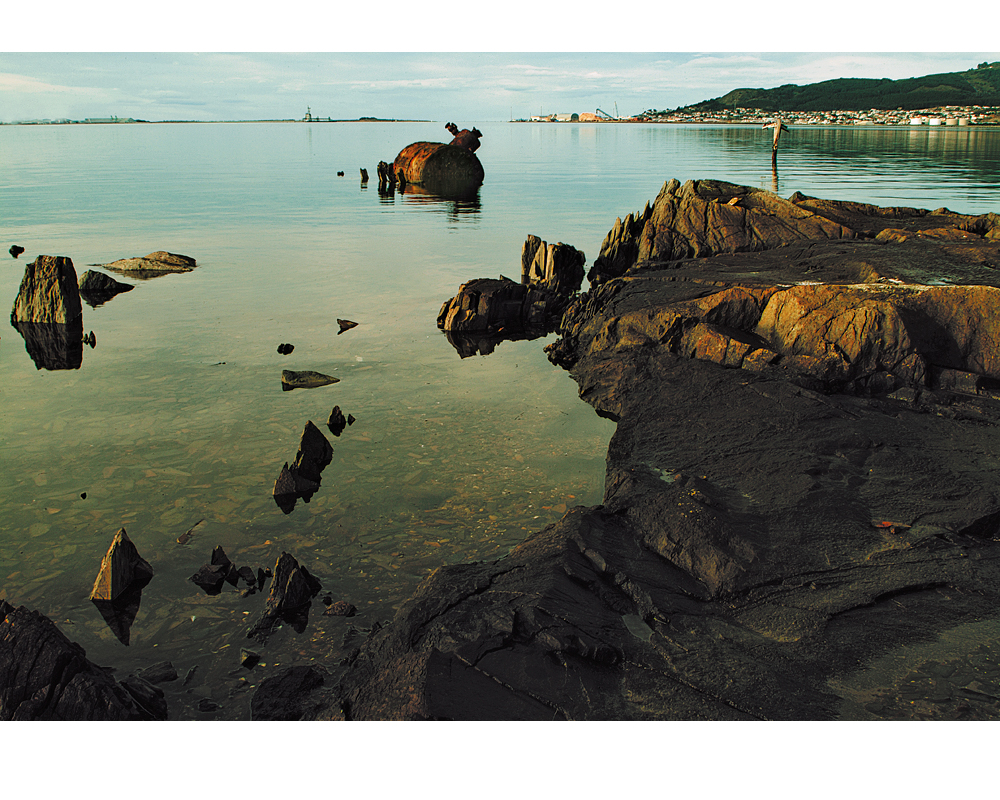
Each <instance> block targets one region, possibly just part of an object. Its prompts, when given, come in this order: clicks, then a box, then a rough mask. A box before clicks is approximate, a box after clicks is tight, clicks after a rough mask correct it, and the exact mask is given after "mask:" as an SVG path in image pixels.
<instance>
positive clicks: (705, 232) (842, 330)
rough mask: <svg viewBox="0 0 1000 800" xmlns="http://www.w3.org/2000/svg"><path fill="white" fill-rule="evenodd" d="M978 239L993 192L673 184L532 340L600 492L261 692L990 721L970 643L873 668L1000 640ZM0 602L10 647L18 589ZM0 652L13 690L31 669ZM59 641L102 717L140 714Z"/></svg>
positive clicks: (392, 713)
mask: <svg viewBox="0 0 1000 800" xmlns="http://www.w3.org/2000/svg"><path fill="white" fill-rule="evenodd" d="M998 266H1000V216H998V215H995V214H987V215H983V216H978V217H971V216H966V215H959V214H954V213H951V212H949V211H947V210H946V209H939V210H937V211H926V210H921V209H910V208H877V207H874V206H870V205H866V204H861V203H850V202H838V201H826V200H820V199H817V198H809V197H804V196H802V195H793V196H792V197H791V198H789V199H788V200H784V199H781V198H778V197H776V196H775V195H773V194H771V193H768V192H763V191H759V190H755V189H751V188H749V187H741V186H735V185H732V184H727V183H723V182H718V181H697V182H696V181H691V182H688V183H686V184H684V185H683V186H682V185H681V184H679V183H677V182H676V181H671V182H668V183H667V184H665V185H664V188H663V190H662V191H661V193H660V195H659V196H658V197H657V198H656V199H655V201H654V202H653V203H652V204H651V205H649V206H647V207H646V208H645V209H643V210H642V211H640V212H639V213H637V214H634V215H629V216H628V217H626V218H625V220H624V221H622V220H619V221H617V222H616V224H615V225H614V227H613V228H612V230H611V231H610V232H609V234H608V237H607V238H606V239H605V242H604V243H603V245H602V248H601V254H600V256H599V257H598V258H597V259H596V260H595V262H594V265H593V267H592V269H591V272H590V280H591V287H590V290H589V291H588V292H586V293H583V294H579V295H576V296H575V297H574V298H573V299H572V300H571V301H570V302H569V305H568V307H567V308H566V310H565V313H564V314H563V316H562V321H561V323H560V327H559V333H560V336H561V338H560V339H559V340H558V341H557V342H556V343H554V344H553V345H550V346H549V348H547V350H548V354H549V357H550V359H551V360H552V361H553V362H554V363H556V364H558V365H560V366H561V367H563V368H565V369H567V370H568V371H569V373H570V375H571V377H572V378H573V379H574V380H575V381H576V382H577V384H578V385H579V389H580V397H581V398H582V399H583V400H584V401H586V402H587V403H589V404H590V405H591V406H593V408H594V409H595V411H596V412H597V413H598V414H601V415H602V416H606V417H608V418H610V419H613V420H615V421H616V423H617V428H616V431H615V433H614V436H613V437H612V440H611V442H610V445H609V448H608V455H607V472H606V483H605V494H604V499H603V503H602V504H601V505H599V506H594V507H577V508H574V509H570V510H569V511H568V512H567V513H566V515H565V516H564V517H563V518H562V519H561V520H560V521H559V522H557V523H556V524H554V525H551V526H549V527H547V528H545V529H544V530H542V531H539V532H537V533H535V534H533V535H531V536H529V537H528V538H527V539H526V540H525V541H524V542H523V543H521V544H520V545H519V546H517V547H516V548H514V550H513V551H512V552H511V553H510V554H509V555H507V556H506V557H504V558H501V559H499V560H497V561H492V562H481V563H473V564H463V565H456V566H447V567H441V568H439V569H438V570H436V571H435V572H434V573H433V574H431V575H430V576H429V577H428V578H427V579H426V580H425V581H424V582H423V583H422V584H421V585H420V587H419V588H418V589H417V591H416V593H415V594H414V596H413V597H412V598H411V599H410V600H409V601H407V602H406V603H405V604H404V605H403V606H402V607H400V609H399V611H398V612H397V614H396V615H395V617H394V618H393V619H392V620H391V621H390V622H388V623H387V624H384V625H377V624H376V625H375V626H373V627H372V629H371V631H370V633H369V634H368V636H367V638H366V639H365V640H364V641H363V643H361V645H360V647H358V648H357V649H355V650H354V651H353V652H351V653H350V655H349V656H348V657H347V658H346V660H345V661H344V662H343V663H337V664H333V663H330V664H324V665H319V666H295V667H291V668H289V669H287V670H286V671H285V672H283V673H281V674H279V675H278V676H276V677H274V678H270V679H268V680H267V681H264V682H263V683H262V684H261V685H260V686H259V687H258V688H257V690H256V693H255V696H254V699H253V704H252V708H253V716H254V718H255V719H338V720H404V719H465V720H506V719H537V720H542V719H604V720H653V719H656V720H689V719H711V720H739V719H781V720H826V719H845V718H854V719H913V718H924V717H929V718H938V719H996V718H1000V689H998V688H997V686H1000V675H997V674H996V671H995V670H994V671H992V672H991V671H990V670H989V669H987V668H986V667H984V668H983V670H984V671H980V672H977V669H979V667H978V666H976V664H978V663H979V662H976V664H973V665H972V666H969V665H967V664H966V665H963V666H961V667H960V668H958V669H955V668H953V667H954V665H948V664H944V665H936V666H940V667H941V669H940V670H939V672H940V675H941V676H943V677H941V678H940V679H937V678H935V682H934V685H933V686H930V687H929V688H926V689H924V688H921V689H919V690H917V691H916V693H914V690H913V688H912V687H909V688H907V689H905V691H904V690H901V688H900V685H899V682H898V681H895V682H894V681H892V680H888V679H886V678H885V677H884V675H882V674H881V673H877V672H874V671H873V669H872V665H873V664H874V663H875V662H876V661H877V660H879V659H885V658H891V659H895V661H896V662H897V663H898V665H899V670H901V672H900V674H902V675H905V674H906V671H907V670H910V671H911V672H912V671H913V670H918V669H920V668H921V667H922V663H921V662H919V660H918V659H917V656H916V655H914V653H916V652H917V650H916V649H915V645H926V644H933V643H934V642H936V641H938V640H939V639H940V638H941V637H943V636H948V635H951V634H953V633H954V632H956V631H961V630H964V629H965V628H966V627H967V626H969V625H970V624H975V625H976V626H978V627H977V631H980V632H981V631H982V630H984V629H985V630H986V631H987V633H986V634H985V638H983V639H982V640H981V646H982V647H987V648H988V647H990V646H992V645H991V642H992V641H993V640H992V638H991V635H990V633H989V631H992V637H993V638H995V639H996V640H997V643H1000V612H998V609H1000V605H998V602H997V601H998V599H1000V598H998V594H1000V589H998V588H997V587H998V585H1000V582H998V578H1000V489H998V488H997V487H998V485H1000V482H998V480H997V479H998V476H1000V356H998V355H997V353H998V352H1000V350H998V348H997V344H998V343H1000V315H998V313H997V312H998V311H1000V288H998V287H1000V280H998V273H997V267H998ZM522 278H523V276H522ZM522 282H523V283H524V284H525V285H528V284H530V281H527V282H525V281H522ZM461 296H463V295H461V294H460V297H461ZM477 297H478V295H477ZM466 306H468V307H469V308H471V307H472V306H471V304H470V303H466ZM459 307H461V308H465V306H461V305H460V306H459ZM512 307H514V308H515V309H516V313H517V315H519V318H520V317H522V316H523V313H524V307H523V304H522V303H521V302H519V303H515V304H512ZM447 308H448V304H446V306H445V309H442V313H443V315H444V312H445V310H446V309H447ZM445 316H447V315H445ZM522 321H523V320H522ZM504 327H505V326H504V325H503V323H502V321H499V320H496V319H492V318H491V319H490V332H493V333H496V332H499V333H503V332H504V330H503V329H504ZM513 327H514V328H516V327H517V326H513ZM514 332H516V331H514V330H513V329H512V334H511V335H513V334H514ZM0 610H2V611H3V614H4V620H3V621H2V623H0V634H2V635H0V642H2V643H4V644H5V645H7V643H9V642H15V638H14V637H13V636H12V633H11V632H16V626H18V625H21V626H22V627H23V626H24V625H25V623H24V622H23V621H21V620H24V619H26V618H27V617H26V615H28V614H30V613H34V612H28V611H27V610H26V609H14V608H13V607H12V606H10V605H7V604H4V605H3V607H2V608H0ZM46 622H47V621H36V622H35V623H33V624H37V625H38V626H41V627H39V630H42V629H43V628H44V630H45V631H47V630H48V628H45V627H44V623H46ZM48 625H49V626H51V623H48ZM990 625H993V627H992V628H991V627H990ZM984 626H985V628H984ZM53 630H54V626H53ZM979 635H983V634H981V633H980V634H979ZM45 636H51V634H48V633H46V634H45ZM47 641H48V640H47ZM60 647H62V648H63V649H64V650H65V649H67V648H69V649H72V648H73V647H76V646H75V645H72V644H71V643H69V642H68V640H67V641H66V642H61V641H60ZM67 652H68V650H67ZM0 654H4V658H6V659H7V660H6V661H4V660H3V659H0V666H2V667H3V669H0V677H2V678H3V683H4V685H3V686H0V690H2V691H3V692H4V693H3V694H0V698H4V701H3V703H0V706H2V707H3V708H0V710H4V711H5V713H6V711H11V713H12V709H11V708H10V702H9V701H10V698H13V697H15V696H16V697H21V698H23V699H25V701H26V699H27V698H29V697H35V698H38V697H41V696H43V695H44V692H43V694H42V695H40V694H39V692H40V691H43V690H42V689H39V688H38V686H35V685H34V684H32V687H31V688H32V692H31V693H26V691H25V690H23V689H18V688H17V687H16V686H12V684H11V681H16V680H17V678H16V676H17V675H18V674H19V673H18V668H17V667H16V664H17V660H18V658H19V657H20V656H19V653H18V652H17V651H16V649H15V648H13V647H11V646H7V647H6V649H5V648H2V647H0ZM71 655H72V658H74V659H76V660H75V661H73V663H74V664H76V663H77V662H79V663H80V666H78V667H74V669H75V670H76V673H74V674H79V675H81V676H84V675H90V674H93V676H94V677H93V678H88V680H90V681H92V682H93V683H94V685H95V686H96V685H98V684H100V687H99V689H94V690H90V689H88V690H87V691H100V692H102V693H103V695H102V696H104V695H106V696H107V697H109V698H111V697H112V695H113V696H114V701H113V702H112V701H111V700H102V701H101V702H103V703H105V705H106V706H107V707H108V708H109V709H110V708H112V706H113V707H114V710H113V711H109V712H108V714H109V715H110V716H115V717H128V716H134V715H138V716H146V717H147V718H148V717H149V716H154V717H156V716H158V710H157V712H154V713H150V709H151V708H152V706H154V705H155V703H152V702H146V701H145V700H144V698H145V697H146V696H154V695H155V692H149V691H148V687H143V688H145V689H146V692H145V693H143V692H142V691H138V690H137V689H136V686H137V685H139V684H137V683H136V681H135V680H133V681H132V684H133V685H132V686H130V687H125V688H126V689H128V691H127V693H126V692H124V690H123V689H121V688H120V687H119V686H116V685H113V683H112V684H108V685H107V686H105V685H104V684H105V683H107V681H104V679H103V678H102V677H101V673H100V671H99V670H98V671H96V672H95V669H97V668H93V667H92V665H89V663H87V664H85V663H83V662H82V661H80V659H81V658H83V654H82V652H80V653H76V652H75V651H73V654H71ZM68 657H69V656H67V658H68ZM925 660H926V659H925ZM36 661H38V660H37V659H36ZM38 663H41V661H38ZM60 663H61V662H60ZM55 672H57V673H58V677H59V680H62V678H63V677H64V676H65V675H68V674H69V673H68V672H66V671H65V670H64V669H63V668H62V667H60V668H59V669H58V670H55ZM935 674H937V673H935ZM33 680H34V681H35V683H38V682H39V680H40V679H38V678H37V677H36V678H33ZM42 682H44V681H42ZM63 683H65V681H63ZM40 685H41V684H39V686H40ZM53 685H55V684H53ZM60 685H61V684H60ZM859 687H864V688H863V689H862V688H859ZM59 691H64V690H62V689H60V690H59ZM53 692H54V690H49V695H48V696H55V695H54V693H53ZM77 694H79V692H78V693H77ZM67 696H68V695H67ZM141 700H142V701H143V702H140V701H141ZM84 705H85V704H84ZM48 707H49V706H45V705H44V704H43V706H41V707H40V706H38V705H37V704H36V705H32V706H30V707H29V706H27V705H26V706H25V710H24V713H22V714H20V715H19V718H27V717H31V718H37V717H44V716H45V714H44V712H45V710H46V708H48ZM83 707H84V706H83V705H67V706H66V707H65V708H66V709H68V710H64V711H63V712H62V714H63V716H64V717H65V716H67V715H69V716H70V717H73V715H74V714H75V715H77V716H83V715H84V714H85V713H86V714H89V715H90V717H92V718H93V717H96V716H97V712H93V711H87V712H84V711H83V710H82V709H83ZM0 716H2V715H0Z"/></svg>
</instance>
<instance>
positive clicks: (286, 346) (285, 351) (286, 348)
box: [278, 344, 295, 356]
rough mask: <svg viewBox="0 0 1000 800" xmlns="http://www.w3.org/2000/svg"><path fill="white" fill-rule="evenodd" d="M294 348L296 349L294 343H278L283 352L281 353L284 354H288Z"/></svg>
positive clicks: (280, 351)
mask: <svg viewBox="0 0 1000 800" xmlns="http://www.w3.org/2000/svg"><path fill="white" fill-rule="evenodd" d="M294 349H295V347H294V345H290V344H279V345H278V352H279V353H281V355H283V356H287V355H288V354H289V353H291V352H292V350H294Z"/></svg>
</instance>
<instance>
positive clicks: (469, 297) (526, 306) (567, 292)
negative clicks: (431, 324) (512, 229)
mask: <svg viewBox="0 0 1000 800" xmlns="http://www.w3.org/2000/svg"><path fill="white" fill-rule="evenodd" d="M585 260H586V256H585V255H584V254H583V253H582V252H581V251H579V250H577V249H575V248H573V247H570V246H569V245H565V244H563V243H562V242H559V243H558V244H553V245H550V244H547V243H546V242H543V241H542V240H541V239H539V238H538V237H537V236H533V235H532V236H528V238H527V240H526V241H525V243H524V246H523V247H522V249H521V283H515V282H514V281H512V280H510V279H509V278H505V277H503V276H501V277H500V278H499V279H497V280H494V279H492V278H479V279H476V280H472V281H469V282H468V283H464V284H462V286H461V287H459V290H458V294H457V295H455V297H453V298H452V299H451V300H448V301H447V302H445V303H444V305H443V306H442V307H441V311H440V313H439V314H438V320H437V324H438V327H439V328H441V330H443V331H445V333H446V335H447V337H448V341H449V342H450V343H451V344H452V346H453V347H454V348H455V349H456V350H457V351H458V354H459V355H460V356H461V357H462V358H466V357H468V356H470V355H475V354H476V353H479V354H481V355H488V354H489V353H492V352H493V350H494V348H495V347H496V346H497V344H499V343H500V342H502V341H505V340H518V339H536V338H538V337H540V336H544V335H546V334H547V333H549V332H551V331H553V330H554V329H555V328H556V326H557V324H558V321H559V318H560V316H561V315H562V313H563V311H564V309H565V308H566V307H567V305H568V304H569V302H570V298H571V297H572V295H573V294H574V293H575V292H577V291H579V289H580V283H581V282H582V281H583V265H584V262H585Z"/></svg>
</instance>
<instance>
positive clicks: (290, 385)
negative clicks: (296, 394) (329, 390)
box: [281, 369, 340, 391]
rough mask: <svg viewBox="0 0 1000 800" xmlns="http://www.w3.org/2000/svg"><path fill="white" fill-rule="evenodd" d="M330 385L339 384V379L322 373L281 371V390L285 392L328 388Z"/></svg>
mask: <svg viewBox="0 0 1000 800" xmlns="http://www.w3.org/2000/svg"><path fill="white" fill-rule="evenodd" d="M331 383H340V378H334V377H333V376H332V375H324V374H323V373H322V372H313V371H311V370H304V371H301V372H296V371H295V370H291V369H283V370H281V388H282V389H283V390H285V391H288V390H290V389H315V388H317V387H319V386H328V385H329V384H331Z"/></svg>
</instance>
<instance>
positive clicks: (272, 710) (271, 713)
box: [250, 666, 330, 721]
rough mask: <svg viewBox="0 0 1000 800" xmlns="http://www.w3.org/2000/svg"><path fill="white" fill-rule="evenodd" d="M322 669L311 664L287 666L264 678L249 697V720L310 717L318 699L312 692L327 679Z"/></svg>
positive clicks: (314, 692) (328, 676) (317, 703)
mask: <svg viewBox="0 0 1000 800" xmlns="http://www.w3.org/2000/svg"><path fill="white" fill-rule="evenodd" d="M329 679H330V675H329V673H327V671H326V670H324V669H321V668H319V667H314V666H308V667H307V666H298V667H288V668H287V669H284V670H282V671H281V672H280V673H279V674H277V675H275V676H274V677H272V678H267V679H266V680H264V681H263V682H262V683H261V684H260V686H259V687H258V688H257V691H256V692H254V696H253V699H252V700H251V701H250V718H251V719H253V720H284V721H291V720H300V719H309V718H311V713H312V712H314V711H315V710H316V709H317V708H318V707H319V706H320V703H319V702H318V700H317V698H316V694H317V693H318V692H319V691H320V690H321V689H322V687H323V686H324V685H325V684H326V683H327V682H328V681H329Z"/></svg>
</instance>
